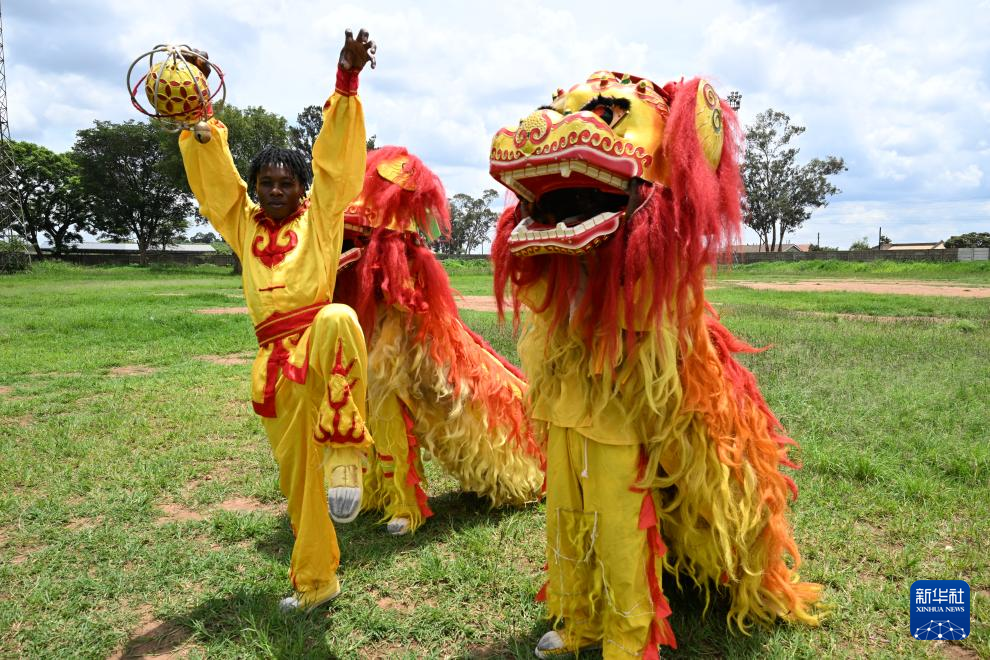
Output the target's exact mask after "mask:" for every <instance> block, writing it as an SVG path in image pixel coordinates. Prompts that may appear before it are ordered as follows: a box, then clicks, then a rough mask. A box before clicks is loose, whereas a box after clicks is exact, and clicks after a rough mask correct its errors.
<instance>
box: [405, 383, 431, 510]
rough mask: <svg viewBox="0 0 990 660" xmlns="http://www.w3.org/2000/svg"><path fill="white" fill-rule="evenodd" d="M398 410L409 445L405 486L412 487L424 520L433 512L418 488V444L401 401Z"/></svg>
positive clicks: (411, 423)
mask: <svg viewBox="0 0 990 660" xmlns="http://www.w3.org/2000/svg"><path fill="white" fill-rule="evenodd" d="M399 408H400V409H401V410H402V421H403V422H405V424H406V441H407V442H408V444H409V453H408V454H406V462H407V463H408V464H409V472H407V473H406V484H407V485H409V486H412V487H413V492H415V493H416V504H417V505H418V506H419V512H420V514H421V515H422V516H423V517H424V518H429V517H431V516H432V515H433V511H432V510H431V509H430V506H429V504H427V503H426V501H427V499H428V498H427V495H426V491H424V490H423V488H422V487H421V486H420V484H421V483H423V480H422V478H420V476H419V473H418V472H416V447H417V446H418V444H417V442H416V436H415V435H413V432H412V430H413V419H412V415H411V414H410V413H409V408H407V407H406V404H404V403H403V402H402V401H400V402H399Z"/></svg>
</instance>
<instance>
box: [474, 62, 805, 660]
mask: <svg viewBox="0 0 990 660" xmlns="http://www.w3.org/2000/svg"><path fill="white" fill-rule="evenodd" d="M723 122H725V123H724V124H723ZM734 128H735V125H734V115H733V113H732V111H731V110H730V108H729V106H728V105H727V104H726V103H725V102H723V101H722V100H721V99H719V97H718V95H717V94H716V93H715V91H714V89H712V87H711V85H710V84H708V83H707V82H705V81H703V80H698V79H695V80H692V81H687V82H683V81H682V82H679V83H669V84H667V85H665V86H662V87H661V86H659V85H656V84H654V83H652V82H650V81H648V80H645V79H641V78H636V77H635V76H629V75H625V74H617V73H611V72H606V71H599V72H596V73H594V74H592V76H591V77H589V79H588V80H587V81H586V82H584V83H580V84H577V85H574V86H573V87H571V88H570V90H568V91H564V90H562V89H561V90H558V92H557V93H556V94H555V95H554V97H553V102H552V104H551V105H549V106H544V107H542V108H540V109H538V110H536V111H535V112H533V113H532V114H530V115H529V116H528V117H526V118H524V119H523V120H522V121H521V122H519V123H518V124H517V125H513V126H511V127H507V128H504V129H502V130H500V131H499V132H498V133H497V134H496V136H495V138H494V140H493V142H492V151H491V159H490V160H491V172H492V174H493V176H495V177H496V178H498V179H499V180H501V181H502V183H504V184H505V185H506V186H508V187H509V188H510V189H512V190H513V192H515V193H516V194H517V195H518V196H519V199H520V201H519V203H518V204H517V205H512V206H510V207H509V208H507V209H506V211H505V212H504V213H503V215H502V218H501V219H500V221H499V227H498V231H497V234H496V239H495V241H494V244H493V248H492V258H493V262H494V263H495V293H496V298H497V299H498V300H499V306H500V308H501V306H502V296H504V293H503V292H504V289H505V287H506V286H511V289H512V297H513V300H512V305H513V310H514V315H515V318H516V320H517V322H520V321H521V317H520V314H519V312H520V306H521V305H525V306H527V307H528V308H529V310H528V314H527V315H526V318H525V322H524V332H523V334H522V336H521V337H520V340H519V357H520V361H521V362H522V365H523V371H524V372H525V374H526V377H527V379H528V380H529V384H530V389H529V398H530V404H531V411H532V415H533V418H534V422H535V423H536V425H537V430H538V432H541V433H542V436H543V437H544V438H545V439H546V441H547V564H548V566H547V567H548V580H547V584H546V586H545V588H544V590H543V591H542V592H541V597H542V598H544V599H545V600H546V603H547V609H548V612H549V615H550V617H551V618H552V619H553V620H554V622H555V625H556V624H559V625H560V627H561V630H560V632H558V631H551V632H548V633H547V634H546V635H544V637H543V638H542V639H541V640H540V644H539V645H538V646H537V655H538V656H539V657H550V656H551V655H555V654H557V653H560V652H564V651H568V650H570V651H574V650H576V649H578V648H581V647H588V646H594V645H601V647H602V653H603V656H604V657H605V658H632V657H643V658H646V659H648V660H652V659H655V658H658V647H659V646H660V645H667V646H671V647H675V648H676V644H677V643H676V639H675V637H674V633H673V630H672V628H671V626H670V623H669V621H668V618H669V616H670V614H671V611H670V606H669V603H668V601H667V599H666V597H665V595H664V589H663V586H662V585H663V577H664V576H665V575H666V574H671V575H672V576H673V577H675V578H676V579H679V578H680V577H681V576H684V577H687V578H688V579H689V580H691V581H692V582H693V583H694V584H696V585H697V586H699V587H700V588H702V589H703V590H704V591H705V593H706V594H708V593H709V592H710V590H717V591H720V592H724V593H726V594H727V595H728V597H729V599H730V603H729V613H728V619H729V621H730V623H732V624H734V625H735V626H737V627H738V628H739V629H742V630H745V629H746V627H747V626H749V625H751V624H753V623H755V622H761V623H769V622H771V621H774V620H775V619H777V618H781V619H785V620H789V621H796V622H801V623H805V624H810V625H814V624H816V623H817V622H818V614H817V613H816V606H817V603H818V600H819V598H820V586H819V585H816V584H811V583H807V582H801V581H800V578H799V576H798V573H797V568H798V566H799V564H800V556H799V553H798V550H797V544H796V543H795V541H794V538H793V533H792V530H791V528H790V525H789V523H788V521H787V513H788V506H789V500H790V499H791V498H792V497H794V496H796V486H795V485H794V482H793V481H792V480H791V479H790V477H788V476H787V475H785V474H783V473H782V471H781V468H782V467H795V466H794V464H793V463H792V462H790V460H789V459H788V457H787V450H788V445H793V444H794V443H793V441H792V440H790V439H789V438H787V437H786V436H785V435H784V434H783V429H782V428H781V426H780V424H779V422H778V421H777V419H776V418H775V417H774V415H773V413H772V412H771V411H770V410H769V407H768V406H767V404H766V401H765V400H764V399H763V397H762V395H761V394H760V392H759V388H758V386H757V383H756V379H755V378H754V377H753V375H752V374H751V373H750V372H749V371H747V370H746V369H745V368H744V367H742V365H740V364H739V363H738V362H737V361H736V360H735V358H734V357H733V353H738V352H753V351H754V350H755V349H752V348H751V347H749V346H748V345H746V344H745V343H744V342H741V341H739V340H737V339H736V338H735V337H733V336H732V335H731V333H729V331H728V330H727V329H726V328H725V327H724V326H722V325H721V324H720V323H719V321H718V318H717V316H716V315H715V314H714V312H713V311H712V309H711V308H710V307H708V306H707V304H706V303H705V299H704V282H705V277H706V270H707V269H708V268H710V267H713V266H715V265H716V261H717V258H718V256H719V254H720V250H721V249H723V248H724V246H725V245H727V244H730V243H731V242H732V238H733V237H734V236H735V235H737V233H738V231H739V223H740V208H739V200H740V192H741V179H740V177H739V169H738V164H737V162H736V154H735V148H736V144H737V143H736V142H735V140H734V139H733V138H734V136H733V133H732V131H733V130H734Z"/></svg>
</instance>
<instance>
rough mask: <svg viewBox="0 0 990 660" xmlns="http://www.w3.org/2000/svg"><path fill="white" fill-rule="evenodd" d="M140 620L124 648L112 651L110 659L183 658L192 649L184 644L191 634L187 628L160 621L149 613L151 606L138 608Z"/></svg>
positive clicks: (163, 659)
mask: <svg viewBox="0 0 990 660" xmlns="http://www.w3.org/2000/svg"><path fill="white" fill-rule="evenodd" d="M140 612H141V621H140V623H139V624H138V627H137V628H135V629H134V630H133V631H132V632H131V638H130V640H128V642H127V644H125V645H124V648H122V649H120V650H118V651H116V652H114V653H113V654H112V655H111V656H110V660H123V659H124V658H156V660H171V659H172V658H185V657H187V656H188V655H189V654H190V653H191V651H192V650H193V649H192V647H191V646H184V644H185V643H186V641H188V639H189V638H190V637H191V636H192V631H190V630H187V629H185V628H183V627H182V626H180V625H179V624H177V623H173V622H171V621H160V620H158V619H156V618H155V617H154V616H152V614H151V608H149V607H144V608H142V609H141V610H140Z"/></svg>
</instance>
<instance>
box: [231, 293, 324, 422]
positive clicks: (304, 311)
mask: <svg viewBox="0 0 990 660" xmlns="http://www.w3.org/2000/svg"><path fill="white" fill-rule="evenodd" d="M329 304H330V303H328V302H322V303H316V304H314V305H309V306H307V307H300V308H298V309H294V310H292V311H291V312H275V313H274V314H272V315H271V316H269V317H268V318H267V319H265V320H264V321H262V322H261V323H259V324H258V325H256V326H255V327H254V334H255V336H256V337H257V339H258V345H259V346H268V345H269V344H271V345H272V352H271V355H269V356H268V362H267V364H266V365H265V389H264V391H263V398H262V401H261V402H260V403H259V402H257V401H252V402H251V405H252V406H254V412H255V413H256V414H258V415H260V416H262V417H277V416H278V412H277V411H276V410H275V384H276V383H277V382H278V374H279V371H281V372H282V373H283V374H284V375H285V377H286V378H288V379H289V380H291V381H292V382H294V383H300V384H302V383H305V382H306V374H307V373H308V371H309V348H310V347H309V345H308V344H307V346H306V361H305V362H303V365H302V366H301V367H297V366H295V365H293V364H290V363H289V351H288V350H286V348H285V346H284V345H283V344H282V340H283V339H286V338H287V337H292V336H293V335H297V334H302V333H303V332H304V331H305V330H306V328H308V327H309V326H310V325H311V324H312V323H313V319H314V318H316V315H317V314H319V312H320V310H321V309H323V308H324V307H326V306H327V305H329Z"/></svg>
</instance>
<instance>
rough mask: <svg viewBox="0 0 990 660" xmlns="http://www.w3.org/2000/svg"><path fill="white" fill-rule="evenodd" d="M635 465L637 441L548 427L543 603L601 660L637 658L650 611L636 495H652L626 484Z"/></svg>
mask: <svg viewBox="0 0 990 660" xmlns="http://www.w3.org/2000/svg"><path fill="white" fill-rule="evenodd" d="M639 465H640V448H639V446H638V445H625V446H623V445H606V444H602V443H599V442H595V441H594V440H590V439H588V438H586V437H585V436H583V435H581V434H580V433H578V432H577V431H575V430H574V429H568V428H562V427H558V426H554V425H550V427H549V438H548V447H547V570H548V582H547V587H546V602H547V609H548V611H549V615H550V616H551V618H553V619H554V620H556V621H560V620H561V619H563V629H564V631H565V632H566V633H567V635H568V639H569V640H572V641H573V643H574V644H576V645H580V646H592V645H596V644H601V646H602V654H603V656H604V657H605V658H631V657H636V658H638V657H641V656H642V655H643V651H644V648H645V646H646V644H647V640H648V636H649V634H650V626H651V623H652V622H653V621H654V616H655V612H656V609H655V606H654V603H653V600H652V598H651V593H650V587H649V582H648V580H649V576H648V574H647V570H648V567H651V568H652V569H653V570H654V571H657V572H656V573H654V575H655V579H657V580H659V571H660V569H661V566H660V561H659V560H658V558H654V559H652V560H651V551H650V546H649V542H648V538H647V532H646V531H644V529H642V528H641V525H640V521H641V512H642V511H643V509H644V497H650V498H653V502H652V503H653V505H655V504H656V495H655V493H644V492H643V491H642V490H634V489H632V488H631V486H632V485H633V484H634V483H635V482H636V479H637V476H638V473H639V469H640V468H639ZM649 510H650V511H655V509H654V508H653V507H650V508H649Z"/></svg>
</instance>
